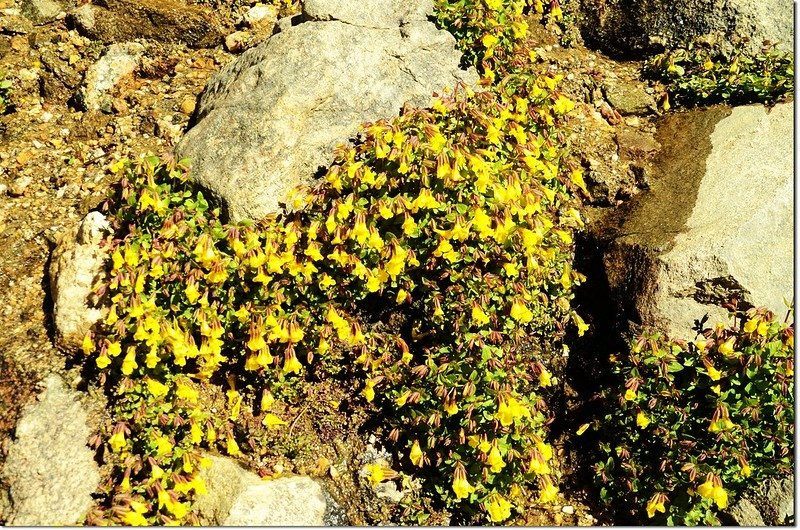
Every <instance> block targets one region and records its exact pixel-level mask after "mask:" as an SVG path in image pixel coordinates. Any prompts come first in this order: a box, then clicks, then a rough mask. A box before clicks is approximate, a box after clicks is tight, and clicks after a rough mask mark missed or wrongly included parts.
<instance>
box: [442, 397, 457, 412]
mask: <svg viewBox="0 0 800 530" xmlns="http://www.w3.org/2000/svg"><path fill="white" fill-rule="evenodd" d="M444 411H445V412H446V413H447V415H448V416H452V415H453V414H455V413H457V412H458V405H457V404H456V402H455V400H445V402H444Z"/></svg>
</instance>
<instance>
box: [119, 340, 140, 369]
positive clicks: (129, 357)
mask: <svg viewBox="0 0 800 530" xmlns="http://www.w3.org/2000/svg"><path fill="white" fill-rule="evenodd" d="M138 367H139V365H138V364H136V348H135V347H133V346H131V347H129V348H128V352H127V353H126V354H125V358H124V359H122V374H123V375H131V374H132V373H133V371H134V370H135V369H136V368H138Z"/></svg>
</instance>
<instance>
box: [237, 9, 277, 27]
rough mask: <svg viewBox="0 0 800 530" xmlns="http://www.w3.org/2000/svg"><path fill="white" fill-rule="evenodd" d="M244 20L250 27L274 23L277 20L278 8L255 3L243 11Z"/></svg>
mask: <svg viewBox="0 0 800 530" xmlns="http://www.w3.org/2000/svg"><path fill="white" fill-rule="evenodd" d="M244 21H245V23H246V24H247V25H248V26H250V27H253V26H259V25H269V24H275V22H277V21H278V8H277V7H276V6H273V5H266V4H256V5H254V6H253V7H251V8H250V9H248V11H247V13H245V15H244Z"/></svg>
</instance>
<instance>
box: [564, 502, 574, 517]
mask: <svg viewBox="0 0 800 530" xmlns="http://www.w3.org/2000/svg"><path fill="white" fill-rule="evenodd" d="M561 511H562V512H564V513H565V514H567V515H572V514H573V513H575V507H574V506H570V505H569V504H568V505H566V506H564V507H563V508H561Z"/></svg>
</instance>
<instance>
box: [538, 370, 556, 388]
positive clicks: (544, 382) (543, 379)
mask: <svg viewBox="0 0 800 530" xmlns="http://www.w3.org/2000/svg"><path fill="white" fill-rule="evenodd" d="M553 379H554V377H553V374H551V373H550V372H548V371H547V370H546V369H545V368H542V371H541V372H540V373H539V386H542V387H548V386H552V384H553Z"/></svg>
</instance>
